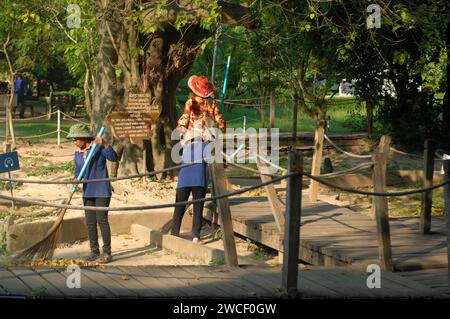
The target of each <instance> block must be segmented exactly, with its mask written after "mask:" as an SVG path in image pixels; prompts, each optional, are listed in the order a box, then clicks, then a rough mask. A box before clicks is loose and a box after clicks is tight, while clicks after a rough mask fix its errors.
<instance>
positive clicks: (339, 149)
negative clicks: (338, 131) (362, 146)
mask: <svg viewBox="0 0 450 319" xmlns="http://www.w3.org/2000/svg"><path fill="white" fill-rule="evenodd" d="M324 137H325V139H326V140H327V141H328V142H329V143H330V144H331V145H332V146H333V147H334V148H335V149H337V150H338V151H339V152H341V153H343V154H345V155H347V156H349V157H355V158H372V155H358V154H353V153H350V152H347V151H345V150H344V149H343V148H341V147H339V146H338V145H336V144H335V143H334V142H333V141H332V140H331V139H330V138H329V137H328V136H327V135H326V134H324Z"/></svg>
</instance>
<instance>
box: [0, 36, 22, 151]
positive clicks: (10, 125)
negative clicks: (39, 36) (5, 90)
mask: <svg viewBox="0 0 450 319" xmlns="http://www.w3.org/2000/svg"><path fill="white" fill-rule="evenodd" d="M10 39H11V38H10V35H9V33H8V37H7V39H6V41H5V42H4V43H3V48H2V52H3V54H4V55H5V58H6V62H7V63H8V71H9V81H10V83H11V91H10V95H9V100H8V103H7V105H6V107H5V116H6V119H7V120H6V122H7V123H6V134H5V140H6V141H8V137H9V135H11V149H15V148H16V136H15V134H14V126H13V120H12V109H13V104H14V76H15V74H16V73H15V71H14V66H13V63H12V61H11V58H10V57H9V54H8V47H9V44H10V43H9V41H10ZM22 103H23V102H22Z"/></svg>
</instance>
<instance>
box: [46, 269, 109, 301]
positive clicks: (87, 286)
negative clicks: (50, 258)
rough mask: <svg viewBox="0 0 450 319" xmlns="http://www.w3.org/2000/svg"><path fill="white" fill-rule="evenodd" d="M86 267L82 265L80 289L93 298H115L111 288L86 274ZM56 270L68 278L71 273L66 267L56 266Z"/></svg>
mask: <svg viewBox="0 0 450 319" xmlns="http://www.w3.org/2000/svg"><path fill="white" fill-rule="evenodd" d="M86 269H87V267H81V278H80V281H81V288H80V289H81V290H83V291H84V292H85V293H87V294H88V295H90V296H91V297H93V298H114V297H115V295H114V294H113V293H112V292H111V291H110V290H109V289H106V288H104V287H102V286H101V285H99V284H98V283H97V282H96V281H94V280H91V279H90V278H89V277H88V276H86V274H85V270H86ZM54 270H55V271H56V272H58V273H59V274H60V275H61V276H63V277H64V278H66V279H67V277H68V276H70V274H71V273H70V272H67V271H66V270H65V269H64V268H54ZM77 290H78V289H77Z"/></svg>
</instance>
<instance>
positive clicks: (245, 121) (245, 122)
mask: <svg viewBox="0 0 450 319" xmlns="http://www.w3.org/2000/svg"><path fill="white" fill-rule="evenodd" d="M246 124H247V117H246V116H245V115H244V127H243V129H244V137H245V126H246Z"/></svg>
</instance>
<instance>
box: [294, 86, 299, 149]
mask: <svg viewBox="0 0 450 319" xmlns="http://www.w3.org/2000/svg"><path fill="white" fill-rule="evenodd" d="M298 102H299V101H298V95H297V94H296V93H294V94H293V96H292V139H293V141H294V145H295V144H296V142H297V117H298Z"/></svg>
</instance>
